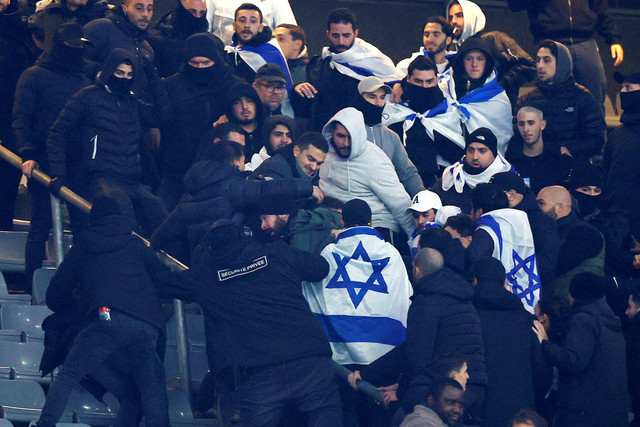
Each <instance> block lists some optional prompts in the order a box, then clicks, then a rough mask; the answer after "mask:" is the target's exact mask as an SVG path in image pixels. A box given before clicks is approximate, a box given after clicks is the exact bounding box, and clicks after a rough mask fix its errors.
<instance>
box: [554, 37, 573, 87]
mask: <svg viewBox="0 0 640 427" xmlns="http://www.w3.org/2000/svg"><path fill="white" fill-rule="evenodd" d="M554 43H555V44H556V46H558V57H557V58H556V75H555V76H554V77H553V84H556V85H557V84H559V83H563V82H565V81H567V80H569V79H570V78H572V77H573V60H572V59H571V53H570V52H569V49H568V48H567V47H566V46H565V45H563V44H562V43H560V42H556V41H554Z"/></svg>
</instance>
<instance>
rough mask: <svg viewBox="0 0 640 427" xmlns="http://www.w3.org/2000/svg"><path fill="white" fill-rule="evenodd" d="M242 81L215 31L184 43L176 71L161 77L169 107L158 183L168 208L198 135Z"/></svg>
mask: <svg viewBox="0 0 640 427" xmlns="http://www.w3.org/2000/svg"><path fill="white" fill-rule="evenodd" d="M205 22H206V19H205ZM241 81H242V80H241V79H240V78H238V77H236V76H234V75H233V74H232V73H231V70H230V69H229V67H228V66H227V64H226V63H225V61H224V59H223V58H222V56H221V55H220V52H219V50H218V47H217V43H216V41H215V36H214V35H212V34H210V33H198V34H194V35H192V36H190V37H189V38H188V39H187V40H186V41H185V42H184V49H183V51H182V65H181V67H180V71H178V73H176V74H174V75H173V76H171V77H168V78H166V79H164V87H165V88H166V90H167V95H168V96H169V101H170V104H169V105H170V108H169V109H168V111H165V116H166V117H164V120H163V123H162V125H161V126H160V131H161V133H162V143H161V144H160V153H159V158H160V162H159V166H160V170H161V173H162V182H161V184H160V187H159V188H158V190H157V194H158V195H159V196H160V197H161V198H162V200H163V201H164V204H165V207H166V208H167V210H169V211H171V210H173V208H175V206H176V204H177V203H178V201H179V200H180V197H182V194H183V193H184V187H183V184H182V181H183V179H184V174H185V173H186V172H187V170H189V168H190V167H191V165H193V163H194V160H195V156H196V152H197V150H198V145H199V144H200V139H201V138H202V136H203V135H204V134H205V133H206V132H207V131H208V130H209V129H211V127H212V126H213V123H214V122H215V121H216V120H217V119H218V118H219V117H220V116H221V115H223V114H224V111H225V110H224V103H223V101H224V98H225V97H226V96H227V94H228V93H229V89H230V88H231V86H233V85H234V84H235V83H238V82H241Z"/></svg>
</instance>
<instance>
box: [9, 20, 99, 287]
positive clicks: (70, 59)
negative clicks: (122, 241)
mask: <svg viewBox="0 0 640 427" xmlns="http://www.w3.org/2000/svg"><path fill="white" fill-rule="evenodd" d="M84 41H85V39H84V38H83V37H82V27H81V26H80V24H77V23H68V24H63V25H62V26H61V27H60V30H59V31H58V33H57V34H56V39H55V43H54V45H53V48H52V49H51V50H50V51H47V52H45V53H43V54H42V55H41V56H40V58H39V59H38V61H37V62H36V65H34V66H33V67H30V68H28V69H27V70H25V72H24V73H22V76H20V80H19V81H18V85H17V87H16V99H15V103H14V107H13V131H14V133H15V135H16V140H17V145H18V154H19V155H20V156H21V157H22V172H23V173H24V175H25V176H26V177H27V178H28V179H29V184H28V189H29V194H30V195H31V202H32V206H33V214H32V216H31V222H30V225H29V235H28V236H27V244H26V247H25V257H24V259H25V276H26V277H25V278H26V289H31V283H32V279H33V272H34V271H35V270H36V269H38V268H40V267H41V266H42V260H43V259H44V258H45V246H46V243H47V239H48V238H49V233H50V232H51V200H50V197H49V192H48V191H47V189H46V187H44V186H42V185H41V184H40V183H38V182H36V181H34V180H32V179H31V173H32V171H33V170H34V169H39V170H41V171H43V172H44V173H49V162H48V160H47V145H46V141H47V136H48V133H49V129H50V128H51V125H52V124H53V122H54V121H55V119H56V118H57V117H58V114H60V111H62V108H63V107H64V106H65V104H66V103H67V101H68V99H69V98H71V96H73V95H74V94H75V93H76V92H78V91H79V90H80V89H82V88H83V87H85V86H88V85H89V80H88V79H87V78H86V77H85V75H84V62H83V60H82V53H83V50H84V49H83V47H84ZM69 210H70V213H71V214H72V216H73V219H77V218H76V215H74V214H75V213H76V212H77V211H75V210H74V209H73V208H70V209H69ZM79 215H82V214H79ZM73 225H74V228H75V227H76V226H77V224H76V223H75V221H74V224H73Z"/></svg>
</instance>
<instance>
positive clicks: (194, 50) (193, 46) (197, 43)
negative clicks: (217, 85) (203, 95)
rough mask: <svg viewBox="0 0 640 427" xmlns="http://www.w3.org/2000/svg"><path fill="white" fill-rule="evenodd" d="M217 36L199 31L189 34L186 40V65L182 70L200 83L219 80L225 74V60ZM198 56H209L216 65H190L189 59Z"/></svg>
mask: <svg viewBox="0 0 640 427" xmlns="http://www.w3.org/2000/svg"><path fill="white" fill-rule="evenodd" d="M215 37H216V36H214V35H213V34H210V33H197V34H193V35H192V36H189V38H187V40H185V42H184V48H183V50H182V53H183V58H184V61H185V67H184V68H183V69H182V71H183V72H184V73H185V74H186V75H187V76H188V78H189V79H190V80H192V81H194V82H195V83H196V84H198V85H206V84H208V83H210V82H212V81H219V80H221V78H222V77H223V76H224V74H225V66H224V60H223V59H222V57H221V56H220V51H219V49H218V45H217V44H216V40H215ZM196 56H202V57H204V58H209V59H211V60H212V61H213V62H214V65H212V66H211V67H207V68H196V67H193V66H191V65H189V60H190V59H191V58H193V57H196Z"/></svg>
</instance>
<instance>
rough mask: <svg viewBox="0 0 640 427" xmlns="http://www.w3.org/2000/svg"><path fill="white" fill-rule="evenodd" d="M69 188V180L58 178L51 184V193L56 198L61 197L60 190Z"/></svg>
mask: <svg viewBox="0 0 640 427" xmlns="http://www.w3.org/2000/svg"><path fill="white" fill-rule="evenodd" d="M66 186H67V180H66V179H64V178H63V177H60V176H57V177H55V178H53V179H52V180H51V182H50V183H49V191H51V194H53V195H54V196H56V197H60V189H61V188H62V187H66Z"/></svg>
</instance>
